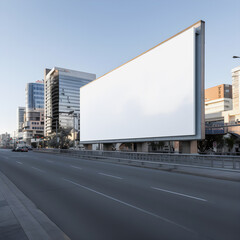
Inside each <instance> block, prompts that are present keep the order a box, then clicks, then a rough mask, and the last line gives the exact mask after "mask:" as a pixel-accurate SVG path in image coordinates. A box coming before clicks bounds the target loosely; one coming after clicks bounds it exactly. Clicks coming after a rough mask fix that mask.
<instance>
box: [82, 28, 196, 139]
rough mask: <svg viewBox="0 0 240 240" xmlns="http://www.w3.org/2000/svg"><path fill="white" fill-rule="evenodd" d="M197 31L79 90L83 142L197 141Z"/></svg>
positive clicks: (178, 38) (156, 49)
mask: <svg viewBox="0 0 240 240" xmlns="http://www.w3.org/2000/svg"><path fill="white" fill-rule="evenodd" d="M196 49H197V46H196V26H193V27H190V28H188V29H187V30H185V31H183V32H182V33H180V34H178V35H176V36H174V37H172V38H170V39H168V40H167V41H165V42H163V43H161V44H159V45H157V46H156V47H154V48H152V49H150V50H149V51H147V52H145V53H143V54H141V55H140V56H138V57H136V58H134V59H133V60H131V61H129V62H127V63H126V64H123V65H122V66H120V67H118V68H116V69H115V70H113V71H111V72H109V73H107V74H105V75H103V76H102V77H100V78H98V79H96V80H95V81H93V82H91V83H89V84H87V85H85V86H84V87H82V88H81V89H80V112H81V116H80V140H81V141H82V142H83V143H84V142H86V143H87V142H101V141H102V142H104V141H105V142H113V141H126V140H128V141H130V140H136V141H141V140H143V139H144V140H156V139H161V138H165V139H166V138H169V139H171V138H177V137H178V136H181V137H184V136H188V137H189V138H194V136H196V112H197V111H196V106H197V104H196V101H197V97H196V66H197V65H196Z"/></svg>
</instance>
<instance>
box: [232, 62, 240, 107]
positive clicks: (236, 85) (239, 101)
mask: <svg viewBox="0 0 240 240" xmlns="http://www.w3.org/2000/svg"><path fill="white" fill-rule="evenodd" d="M232 84H233V109H234V110H236V111H240V92H239V91H240V66H239V67H236V68H234V69H232Z"/></svg>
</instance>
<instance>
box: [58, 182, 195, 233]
mask: <svg viewBox="0 0 240 240" xmlns="http://www.w3.org/2000/svg"><path fill="white" fill-rule="evenodd" d="M62 179H63V180H65V181H67V182H70V183H72V184H74V185H77V186H78V187H81V188H84V189H86V190H89V191H91V192H94V193H96V194H99V195H101V196H103V197H106V198H108V199H111V200H113V201H115V202H118V203H121V204H123V205H125V206H128V207H131V208H134V209H136V210H138V211H140V212H143V213H146V214H148V215H150V216H153V217H156V218H158V219H161V220H163V221H165V222H167V223H171V224H174V225H176V226H178V227H180V228H183V229H185V230H186V231H189V232H192V233H195V234H196V232H194V231H193V230H191V229H189V228H187V227H184V226H183V225H180V224H178V223H176V222H173V221H171V220H169V219H167V218H164V217H161V216H159V215H157V214H155V213H152V212H149V211H147V210H144V209H142V208H139V207H136V206H134V205H132V204H129V203H126V202H123V201H121V200H119V199H117V198H114V197H111V196H109V195H106V194H104V193H101V192H98V191H96V190H94V189H91V188H89V187H85V186H83V185H81V184H79V183H76V182H73V181H71V180H68V179H66V178H62Z"/></svg>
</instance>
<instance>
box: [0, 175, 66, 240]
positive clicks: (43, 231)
mask: <svg viewBox="0 0 240 240" xmlns="http://www.w3.org/2000/svg"><path fill="white" fill-rule="evenodd" d="M0 186H1V188H0V190H1V192H2V195H3V197H4V198H5V201H6V202H7V203H8V205H9V207H10V208H11V210H12V212H13V214H14V216H15V217H16V219H17V221H18V222H19V224H20V225H21V227H22V228H23V231H24V232H25V234H26V235H27V237H28V239H29V240H43V239H44V240H70V238H69V237H68V236H67V235H66V234H65V233H64V232H62V231H61V230H60V229H59V228H58V227H57V225H56V224H54V223H53V222H52V221H51V220H50V219H49V218H48V217H47V216H46V215H45V214H44V213H43V212H42V211H41V210H39V209H38V208H37V207H36V206H35V205H34V204H33V202H32V201H31V200H30V199H28V198H27V197H26V196H25V195H24V194H23V193H22V192H21V191H20V190H19V189H18V188H17V187H16V186H15V185H14V184H13V183H12V182H11V181H10V180H9V179H8V178H7V177H6V176H5V175H4V174H3V173H2V172H1V171H0Z"/></svg>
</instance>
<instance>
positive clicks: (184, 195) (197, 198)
mask: <svg viewBox="0 0 240 240" xmlns="http://www.w3.org/2000/svg"><path fill="white" fill-rule="evenodd" d="M151 188H152V189H155V190H158V191H162V192H166V193H171V194H175V195H179V196H182V197H188V198H192V199H195V200H199V201H203V202H207V200H206V199H203V198H199V197H195V196H191V195H187V194H183V193H179V192H173V191H169V190H166V189H162V188H157V187H151Z"/></svg>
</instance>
